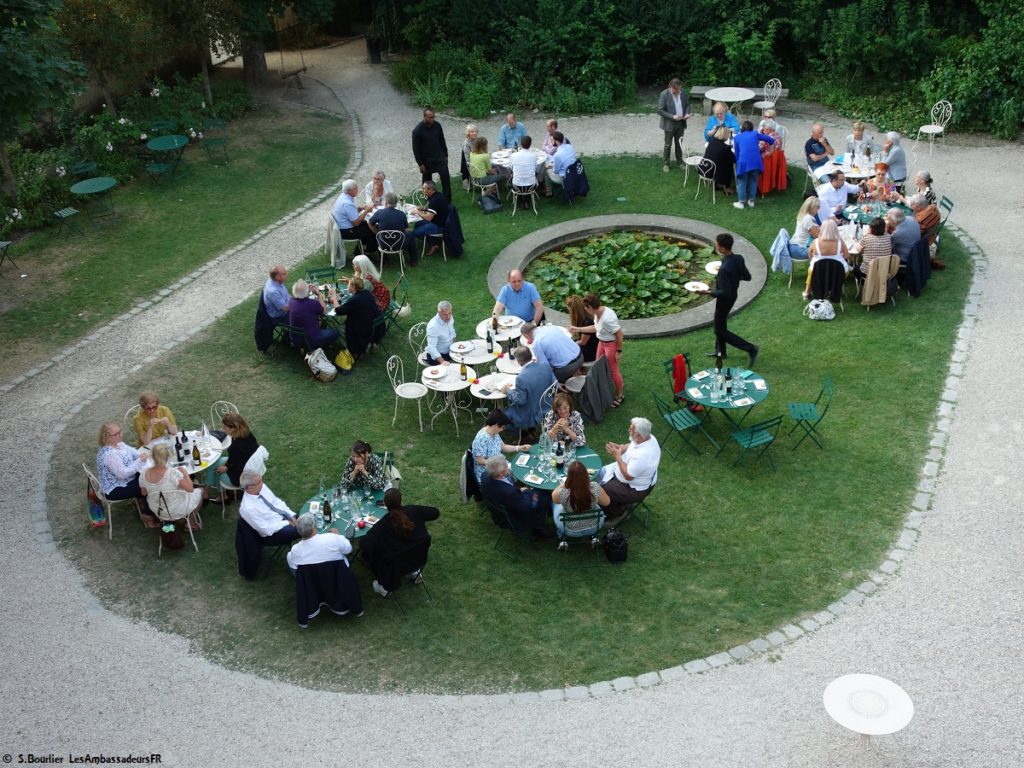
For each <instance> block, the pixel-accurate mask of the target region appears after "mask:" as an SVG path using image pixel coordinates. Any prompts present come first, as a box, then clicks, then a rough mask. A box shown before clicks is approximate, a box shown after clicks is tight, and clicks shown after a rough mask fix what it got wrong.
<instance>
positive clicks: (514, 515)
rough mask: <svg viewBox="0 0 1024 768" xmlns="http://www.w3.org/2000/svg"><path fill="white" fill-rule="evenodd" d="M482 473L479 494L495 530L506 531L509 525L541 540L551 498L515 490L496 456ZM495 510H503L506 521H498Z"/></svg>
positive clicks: (501, 459) (505, 464) (504, 463)
mask: <svg viewBox="0 0 1024 768" xmlns="http://www.w3.org/2000/svg"><path fill="white" fill-rule="evenodd" d="M485 470H486V476H485V477H484V480H483V482H482V483H481V484H480V494H481V495H482V496H483V497H484V502H485V503H486V504H487V505H488V506H489V507H490V509H491V519H492V520H493V521H494V524H495V525H497V526H498V527H499V528H507V527H508V526H509V522H511V524H512V525H513V526H515V528H516V530H520V531H530V532H531V534H533V537H534V538H537V539H540V538H544V537H545V535H546V534H545V533H544V518H546V517H547V516H548V514H549V513H550V511H551V494H549V493H537V492H535V491H531V490H530V489H529V488H523V489H519V488H516V486H515V483H514V482H513V481H512V477H511V475H510V471H509V466H508V460H507V459H506V458H505V457H504V456H503V455H501V454H500V453H499V454H498V455H496V456H491V457H490V458H489V459H487V463H486V464H485ZM498 506H502V507H504V508H505V511H506V512H507V513H508V521H506V520H505V519H504V518H503V517H501V513H500V512H499V511H498V509H497V507H498ZM548 535H549V534H548Z"/></svg>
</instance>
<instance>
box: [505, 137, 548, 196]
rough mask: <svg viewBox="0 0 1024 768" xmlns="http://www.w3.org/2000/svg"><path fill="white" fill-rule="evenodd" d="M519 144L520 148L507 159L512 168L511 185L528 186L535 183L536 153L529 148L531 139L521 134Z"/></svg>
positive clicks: (531, 143) (531, 144)
mask: <svg viewBox="0 0 1024 768" xmlns="http://www.w3.org/2000/svg"><path fill="white" fill-rule="evenodd" d="M520 146H522V149H520V150H519V151H518V152H515V153H513V155H512V157H510V158H509V161H508V163H509V166H510V167H511V168H512V186H514V187H530V186H533V185H534V184H536V183H537V155H536V154H534V152H533V151H532V150H531V149H530V147H532V146H533V139H531V138H530V137H529V136H523V141H522V143H521V144H520ZM543 167H544V166H541V168H543Z"/></svg>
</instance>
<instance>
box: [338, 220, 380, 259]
mask: <svg viewBox="0 0 1024 768" xmlns="http://www.w3.org/2000/svg"><path fill="white" fill-rule="evenodd" d="M339 232H340V233H341V239H342V240H358V241H359V242H361V243H362V244H363V252H364V253H372V252H373V251H376V250H377V237H376V236H375V235H374V234H373V232H371V231H370V225H369V224H367V223H366V222H365V221H361V222H359V223H358V224H356V225H355V226H354V227H352V228H351V229H342V230H339Z"/></svg>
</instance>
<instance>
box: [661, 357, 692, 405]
mask: <svg viewBox="0 0 1024 768" xmlns="http://www.w3.org/2000/svg"><path fill="white" fill-rule="evenodd" d="M681 354H682V356H683V359H684V360H685V361H686V370H687V373H690V374H692V373H693V369H692V368H691V367H690V353H689V352H682V353H681ZM662 365H664V366H665V375H666V376H668V385H669V387H670V388H671V390H672V402H673V403H676V404H678V403H683V402H686V395H685V394H684V393H683V392H676V384H675V375H674V374H675V365H676V364H675V358H674V357H670V358H669V359H668V360H666V361H665V362H664V363H662Z"/></svg>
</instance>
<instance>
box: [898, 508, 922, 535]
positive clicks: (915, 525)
mask: <svg viewBox="0 0 1024 768" xmlns="http://www.w3.org/2000/svg"><path fill="white" fill-rule="evenodd" d="M922 525H924V515H922V514H921V513H920V512H911V513H910V514H909V515H907V519H906V520H905V521H904V522H903V527H904V528H910V529H911V530H914V531H917V530H920V528H921V526H922Z"/></svg>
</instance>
